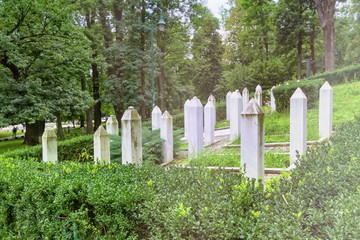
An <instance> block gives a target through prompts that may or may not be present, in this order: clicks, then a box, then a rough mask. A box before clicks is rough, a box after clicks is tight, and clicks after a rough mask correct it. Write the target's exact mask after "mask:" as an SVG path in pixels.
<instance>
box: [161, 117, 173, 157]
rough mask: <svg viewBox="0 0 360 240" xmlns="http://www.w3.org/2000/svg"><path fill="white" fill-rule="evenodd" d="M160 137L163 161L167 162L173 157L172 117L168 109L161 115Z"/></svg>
mask: <svg viewBox="0 0 360 240" xmlns="http://www.w3.org/2000/svg"><path fill="white" fill-rule="evenodd" d="M160 137H161V138H162V139H164V142H163V143H162V148H161V150H162V156H163V163H168V162H170V161H172V160H173V159H174V137H173V119H172V117H171V115H170V114H169V113H168V111H165V112H164V114H163V115H162V116H161V127H160Z"/></svg>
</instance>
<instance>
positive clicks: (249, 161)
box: [241, 99, 265, 178]
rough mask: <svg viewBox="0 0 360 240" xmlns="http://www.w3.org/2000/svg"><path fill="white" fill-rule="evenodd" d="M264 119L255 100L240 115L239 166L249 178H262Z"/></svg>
mask: <svg viewBox="0 0 360 240" xmlns="http://www.w3.org/2000/svg"><path fill="white" fill-rule="evenodd" d="M264 117H265V114H264V112H263V111H262V110H261V108H260V106H259V105H258V104H257V102H256V101H255V99H251V100H250V102H249V103H248V104H247V105H246V107H245V109H244V111H243V112H242V113H241V118H242V123H241V166H242V167H243V168H244V169H243V170H245V176H246V177H249V178H260V177H261V178H263V177H264V173H265V172H264V133H265V130H264V127H265V126H264Z"/></svg>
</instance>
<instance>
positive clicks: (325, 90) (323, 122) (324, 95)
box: [319, 81, 333, 138]
mask: <svg viewBox="0 0 360 240" xmlns="http://www.w3.org/2000/svg"><path fill="white" fill-rule="evenodd" d="M332 105H333V88H332V87H331V86H330V84H329V83H328V82H327V81H326V82H325V83H324V84H323V85H322V87H321V88H320V95H319V135H320V138H329V137H331V134H332V108H333V106H332Z"/></svg>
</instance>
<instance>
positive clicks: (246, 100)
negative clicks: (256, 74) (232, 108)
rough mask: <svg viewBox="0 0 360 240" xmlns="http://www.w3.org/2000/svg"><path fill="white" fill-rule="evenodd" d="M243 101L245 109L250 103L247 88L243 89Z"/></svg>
mask: <svg viewBox="0 0 360 240" xmlns="http://www.w3.org/2000/svg"><path fill="white" fill-rule="evenodd" d="M242 99H243V109H244V108H245V106H246V105H247V104H248V102H249V90H248V89H247V88H244V89H243V92H242Z"/></svg>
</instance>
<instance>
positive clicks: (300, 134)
mask: <svg viewBox="0 0 360 240" xmlns="http://www.w3.org/2000/svg"><path fill="white" fill-rule="evenodd" d="M306 134H307V98H306V96H305V94H304V93H303V91H302V90H301V89H300V88H297V89H296V91H295V92H294V94H293V95H292V96H291V98H290V165H292V164H294V162H295V161H296V159H297V158H296V155H297V153H296V152H298V153H299V154H300V155H302V154H305V153H306V136H307V135H306Z"/></svg>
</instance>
